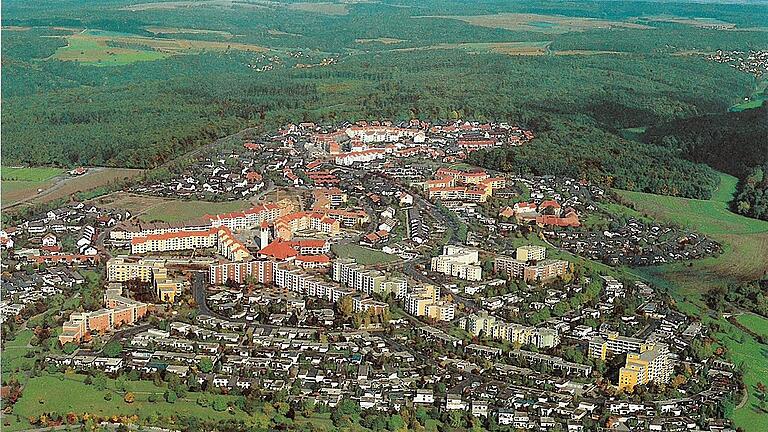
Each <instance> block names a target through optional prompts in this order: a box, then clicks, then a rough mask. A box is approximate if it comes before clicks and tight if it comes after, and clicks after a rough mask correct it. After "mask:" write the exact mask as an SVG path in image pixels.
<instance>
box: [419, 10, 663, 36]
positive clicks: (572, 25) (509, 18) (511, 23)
mask: <svg viewBox="0 0 768 432" xmlns="http://www.w3.org/2000/svg"><path fill="white" fill-rule="evenodd" d="M414 18H443V19H455V20H459V21H464V22H466V23H469V24H472V25H476V26H480V27H490V28H501V29H505V30H513V31H532V32H541V33H550V34H559V33H567V32H571V31H583V30H594V29H606V28H631V29H650V28H652V27H650V26H647V25H643V24H637V23H630V22H623V21H606V20H601V19H596V18H574V17H567V16H560V15H539V14H525V13H499V14H495V15H432V16H419V17H414Z"/></svg>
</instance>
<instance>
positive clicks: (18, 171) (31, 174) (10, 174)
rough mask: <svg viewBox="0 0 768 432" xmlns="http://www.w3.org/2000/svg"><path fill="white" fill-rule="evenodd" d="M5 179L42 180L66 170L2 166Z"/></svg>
mask: <svg viewBox="0 0 768 432" xmlns="http://www.w3.org/2000/svg"><path fill="white" fill-rule="evenodd" d="M0 172H1V173H2V179H3V181H8V180H13V181H26V182H42V181H45V180H49V179H51V178H53V177H56V176H57V175H59V174H62V173H63V172H64V170H63V169H61V168H48V167H40V168H19V167H2V168H0Z"/></svg>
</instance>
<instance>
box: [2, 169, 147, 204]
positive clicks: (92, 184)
mask: <svg viewBox="0 0 768 432" xmlns="http://www.w3.org/2000/svg"><path fill="white" fill-rule="evenodd" d="M33 169H35V170H37V169H38V168H33ZM43 169H44V170H49V168H43ZM48 172H49V173H50V172H52V171H48ZM63 172H64V170H59V173H60V174H61V173H63ZM141 172H142V171H141V170H137V169H129V168H100V167H99V168H90V169H89V170H88V172H87V173H86V174H83V175H81V176H77V177H69V176H66V177H53V178H49V179H48V180H46V181H43V182H41V183H35V182H30V183H33V184H32V185H27V186H29V187H19V185H20V184H23V183H24V182H15V181H10V182H6V181H5V177H3V182H2V189H3V200H2V201H3V206H4V207H5V208H6V209H11V208H14V207H16V206H21V205H25V204H39V203H46V202H50V201H55V200H57V199H60V198H66V197H69V196H70V195H72V194H75V193H80V192H87V191H91V190H94V189H98V188H101V187H103V186H106V185H108V184H110V183H114V182H117V181H123V180H125V179H128V178H131V177H134V176H137V175H139V174H141ZM6 188H8V196H6ZM38 189H43V190H42V191H41V192H39V193H38V192H37V190H38Z"/></svg>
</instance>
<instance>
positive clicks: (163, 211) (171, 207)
mask: <svg viewBox="0 0 768 432" xmlns="http://www.w3.org/2000/svg"><path fill="white" fill-rule="evenodd" d="M250 207H251V204H250V203H249V202H248V201H225V202H207V201H168V202H164V203H161V204H157V205H154V206H152V207H151V208H150V209H148V210H147V211H146V212H145V213H141V214H140V215H139V218H140V219H142V220H144V221H163V222H184V221H188V220H192V219H197V218H199V217H202V216H204V215H206V214H211V215H213V214H217V213H227V212H234V211H242V210H245V209H247V208H250Z"/></svg>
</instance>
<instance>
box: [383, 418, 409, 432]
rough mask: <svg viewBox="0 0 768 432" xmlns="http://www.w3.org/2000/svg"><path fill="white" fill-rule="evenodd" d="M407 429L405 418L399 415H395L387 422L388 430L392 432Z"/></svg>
mask: <svg viewBox="0 0 768 432" xmlns="http://www.w3.org/2000/svg"><path fill="white" fill-rule="evenodd" d="M404 427H405V421H403V417H402V416H400V415H399V414H395V415H392V416H390V417H389V421H387V429H389V430H390V431H392V432H395V431H399V430H400V429H402V428H404Z"/></svg>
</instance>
